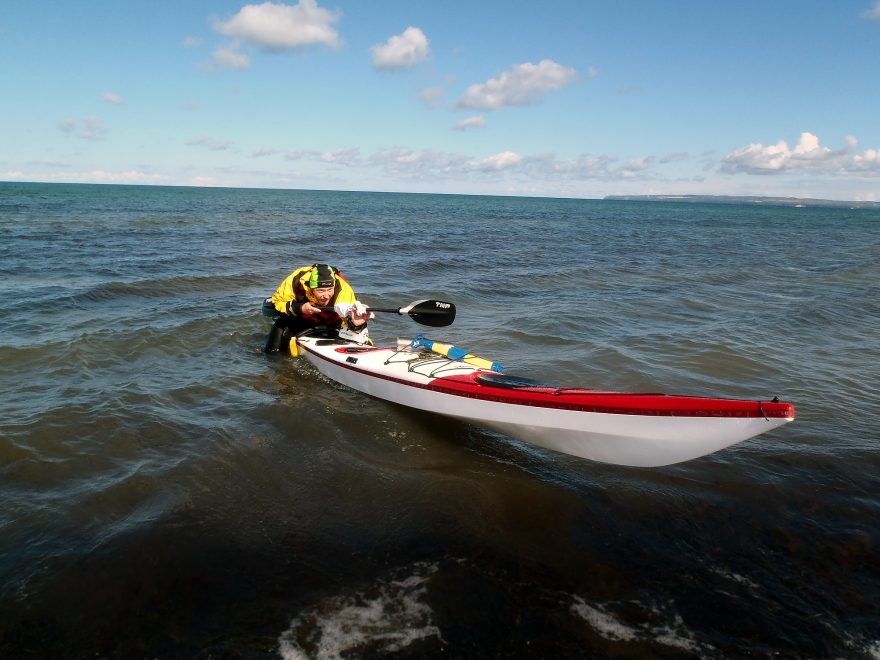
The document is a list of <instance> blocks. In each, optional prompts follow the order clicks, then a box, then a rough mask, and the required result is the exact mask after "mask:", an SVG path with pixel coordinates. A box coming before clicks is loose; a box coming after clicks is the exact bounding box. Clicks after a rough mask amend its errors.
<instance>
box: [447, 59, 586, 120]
mask: <svg viewBox="0 0 880 660" xmlns="http://www.w3.org/2000/svg"><path fill="white" fill-rule="evenodd" d="M576 78H577V72H576V71H575V70H574V69H573V68H570V67H566V66H562V65H561V64H557V63H556V62H554V61H553V60H542V61H541V62H539V63H538V64H532V63H531V62H526V63H525V64H517V65H516V66H514V67H512V68H511V69H510V70H509V71H505V72H504V73H502V74H501V75H500V76H499V77H498V78H493V79H491V80H489V81H487V82H485V83H482V84H478V85H471V86H470V87H468V89H467V91H466V92H465V93H464V96H462V97H461V98H460V99H459V101H458V107H460V108H473V109H476V110H497V109H498V108H503V107H507V106H526V105H533V104H535V103H539V102H540V101H541V100H542V99H543V98H544V95H545V94H547V93H548V92H554V91H556V90H559V89H562V88H563V87H565V86H566V85H568V84H570V83H571V82H573V81H574V80H575V79H576Z"/></svg>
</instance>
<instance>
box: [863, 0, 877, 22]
mask: <svg viewBox="0 0 880 660" xmlns="http://www.w3.org/2000/svg"><path fill="white" fill-rule="evenodd" d="M865 18H867V19H868V20H871V21H880V0H874V6H873V7H871V8H870V9H869V10H867V11H866V12H865Z"/></svg>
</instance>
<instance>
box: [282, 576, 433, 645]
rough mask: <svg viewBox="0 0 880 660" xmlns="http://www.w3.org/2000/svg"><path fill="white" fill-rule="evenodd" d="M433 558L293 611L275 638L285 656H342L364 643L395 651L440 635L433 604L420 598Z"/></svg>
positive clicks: (424, 589) (425, 589)
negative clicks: (360, 588)
mask: <svg viewBox="0 0 880 660" xmlns="http://www.w3.org/2000/svg"><path fill="white" fill-rule="evenodd" d="M437 570H438V566H437V565H436V564H429V563H417V564H415V565H413V566H411V567H408V568H407V569H406V570H405V571H401V572H402V573H403V575H397V576H394V577H392V578H390V579H386V580H381V581H379V582H378V583H377V584H375V585H373V586H372V587H370V588H369V589H367V590H365V591H361V592H358V593H355V594H351V595H341V596H335V597H331V598H328V599H325V600H324V601H322V602H321V603H319V604H318V605H317V606H316V607H315V608H313V609H312V610H309V611H307V612H304V613H302V614H300V615H299V616H297V617H296V618H295V619H294V620H293V621H292V622H291V624H290V628H289V629H288V630H287V631H285V632H284V633H283V634H282V635H281V637H280V638H279V640H278V643H279V652H280V654H281V657H282V658H284V659H285V660H300V659H303V658H319V659H321V658H327V659H329V658H341V657H344V655H345V656H347V654H349V653H357V652H359V651H360V652H362V651H364V649H367V648H369V649H370V650H371V651H374V652H375V653H378V654H386V653H395V652H398V651H401V650H403V649H405V648H407V647H409V646H411V645H412V644H413V643H415V642H417V641H419V640H423V639H428V638H431V637H436V638H439V639H440V640H441V641H442V636H441V635H440V629H439V628H437V626H435V625H434V623H433V620H432V614H433V612H432V610H431V608H430V607H429V606H428V605H427V604H426V603H425V602H424V601H423V598H424V596H425V593H426V591H427V582H428V580H429V579H430V578H431V576H432V575H434V574H435V573H436V572H437Z"/></svg>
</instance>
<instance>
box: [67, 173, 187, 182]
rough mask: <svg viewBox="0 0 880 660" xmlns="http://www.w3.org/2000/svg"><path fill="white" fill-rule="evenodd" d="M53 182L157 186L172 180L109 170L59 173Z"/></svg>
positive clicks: (153, 175) (164, 177)
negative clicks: (151, 184)
mask: <svg viewBox="0 0 880 660" xmlns="http://www.w3.org/2000/svg"><path fill="white" fill-rule="evenodd" d="M52 179H53V180H60V181H69V182H72V183H143V184H150V183H153V184H157V183H168V182H170V181H171V180H172V179H171V177H169V176H165V175H163V174H147V173H146V172H141V171H140V170H126V171H123V172H109V171H107V170H92V171H90V172H59V173H58V174H57V175H53V177H52Z"/></svg>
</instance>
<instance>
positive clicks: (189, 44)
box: [183, 37, 202, 48]
mask: <svg viewBox="0 0 880 660" xmlns="http://www.w3.org/2000/svg"><path fill="white" fill-rule="evenodd" d="M201 45H202V38H201V37H187V38H186V39H184V40H183V47H184V48H198V47H199V46H201Z"/></svg>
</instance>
